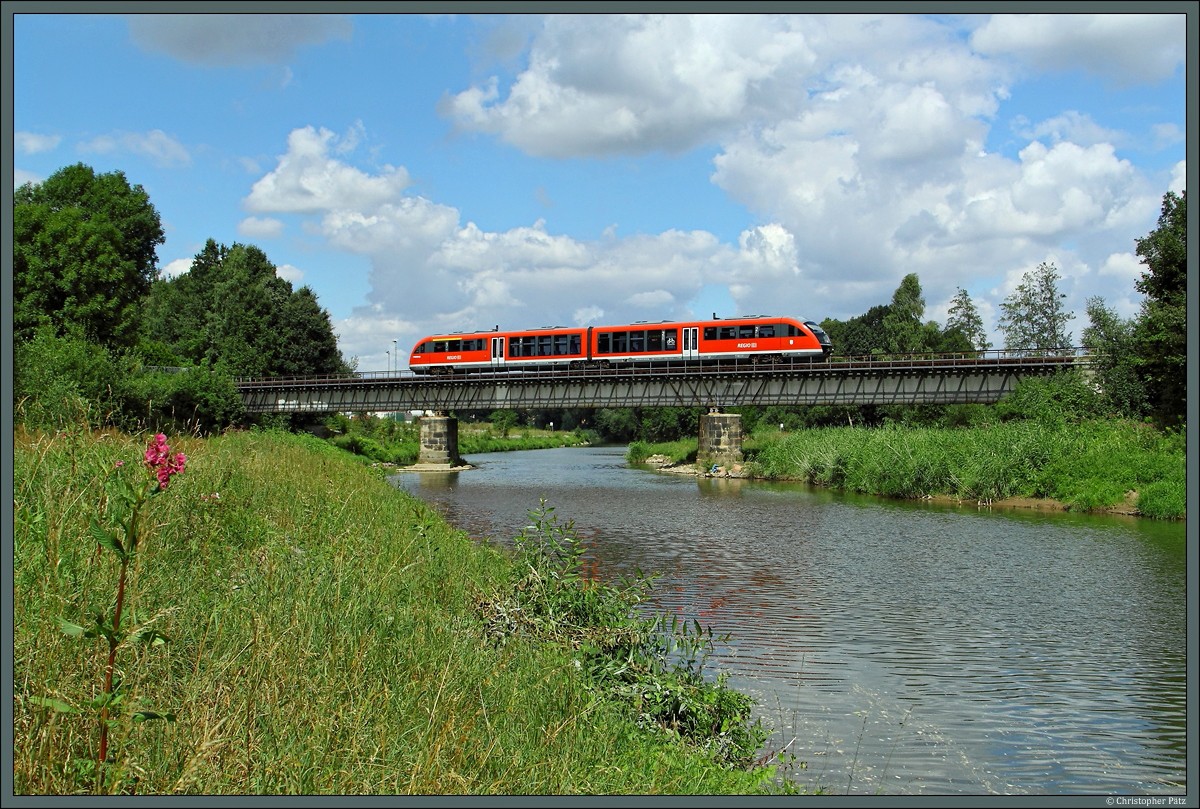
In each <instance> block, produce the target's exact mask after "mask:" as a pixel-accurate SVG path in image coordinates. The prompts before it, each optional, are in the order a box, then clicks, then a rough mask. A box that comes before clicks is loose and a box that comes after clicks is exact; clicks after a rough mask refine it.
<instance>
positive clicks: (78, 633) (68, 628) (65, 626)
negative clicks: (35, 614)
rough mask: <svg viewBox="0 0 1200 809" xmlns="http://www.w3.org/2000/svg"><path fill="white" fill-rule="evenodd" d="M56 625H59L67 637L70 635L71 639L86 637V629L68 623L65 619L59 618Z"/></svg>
mask: <svg viewBox="0 0 1200 809" xmlns="http://www.w3.org/2000/svg"><path fill="white" fill-rule="evenodd" d="M58 625H59V627H61V628H62V631H63V632H65V633H66V634H68V635H71V636H72V637H76V638H86V637H88V631H87V630H86V629H84V628H83V627H81V626H80V625H79V624H73V623H71V622H70V621H68V620H66V619H65V618H59V619H58Z"/></svg>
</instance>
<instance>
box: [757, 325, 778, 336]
mask: <svg viewBox="0 0 1200 809" xmlns="http://www.w3.org/2000/svg"><path fill="white" fill-rule="evenodd" d="M758 336H759V337H774V336H775V324H774V323H767V324H764V325H762V326H759V327H758Z"/></svg>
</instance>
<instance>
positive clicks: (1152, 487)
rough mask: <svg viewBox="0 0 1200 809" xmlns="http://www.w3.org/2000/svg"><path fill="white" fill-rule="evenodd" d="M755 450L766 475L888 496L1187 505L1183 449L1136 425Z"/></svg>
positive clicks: (819, 442) (1022, 424)
mask: <svg viewBox="0 0 1200 809" xmlns="http://www.w3.org/2000/svg"><path fill="white" fill-rule="evenodd" d="M1038 412H1041V408H1040V406H1039V409H1038ZM751 446H752V445H751V444H747V455H748V456H750V452H749V450H750V447H751ZM753 449H754V453H753V455H752V456H750V461H751V464H752V466H753V469H754V471H755V473H756V474H759V475H761V476H764V477H774V478H786V479H799V480H805V481H808V482H810V483H815V484H819V485H823V486H832V487H836V488H842V489H847V490H851V491H857V492H863V493H868V494H880V495H885V496H889V497H902V498H923V497H928V496H933V495H949V496H952V497H956V498H959V499H961V500H972V501H977V502H982V503H992V502H995V501H997V500H1003V499H1004V498H1007V497H1031V498H1050V499H1054V500H1058V501H1060V502H1062V503H1063V504H1064V505H1065V506H1067V507H1068V508H1071V509H1074V510H1079V511H1093V510H1105V509H1113V508H1125V507H1127V506H1128V505H1130V500H1131V498H1135V495H1134V493H1136V498H1135V502H1136V508H1137V509H1138V510H1139V511H1140V512H1141V513H1142V514H1144V515H1146V516H1152V517H1157V518H1164V519H1178V518H1181V517H1182V516H1184V514H1185V510H1186V499H1187V498H1186V494H1185V492H1186V490H1187V481H1186V463H1185V447H1184V445H1183V444H1182V443H1181V442H1180V441H1179V440H1178V439H1177V438H1176V437H1175V436H1173V435H1170V434H1167V435H1164V434H1162V433H1160V432H1158V431H1157V430H1155V429H1153V428H1151V427H1149V426H1147V425H1144V424H1138V423H1135V422H1122V421H1107V420H1105V421H1100V420H1086V419H1080V420H1075V421H1070V422H1068V421H1067V420H1064V419H1049V418H1030V419H1016V420H1010V421H1006V422H1004V423H1002V424H992V425H987V426H981V427H969V428H961V429H954V430H949V429H941V428H937V429H928V428H913V427H904V428H898V427H892V428H885V429H861V428H845V427H839V428H825V429H819V430H807V431H803V432H799V433H790V434H786V435H783V436H779V437H777V438H776V439H774V440H770V441H762V440H761V439H759V437H758V436H756V441H755V442H754V444H753Z"/></svg>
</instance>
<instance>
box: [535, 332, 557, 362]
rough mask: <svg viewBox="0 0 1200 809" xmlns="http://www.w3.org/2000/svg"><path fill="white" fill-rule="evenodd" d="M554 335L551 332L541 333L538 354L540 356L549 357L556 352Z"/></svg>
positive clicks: (538, 339)
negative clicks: (553, 342)
mask: <svg viewBox="0 0 1200 809" xmlns="http://www.w3.org/2000/svg"><path fill="white" fill-rule="evenodd" d="M553 339H554V338H553V337H551V336H550V335H549V334H540V335H538V338H537V355H538V356H539V357H548V356H550V355H551V354H553V353H554V348H553V344H552V341H553Z"/></svg>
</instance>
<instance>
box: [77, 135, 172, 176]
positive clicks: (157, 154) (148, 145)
mask: <svg viewBox="0 0 1200 809" xmlns="http://www.w3.org/2000/svg"><path fill="white" fill-rule="evenodd" d="M79 150H80V151H82V152H94V153H96V154H112V153H114V152H127V153H129V154H135V155H140V156H142V157H147V158H149V159H150V160H151V161H152V162H153V163H154V164H155V165H158V166H163V167H168V168H169V167H175V166H186V165H189V164H190V163H191V162H192V156H191V155H190V154H189V153H188V150H187V148H186V147H185V146H184V145H183V144H182V143H180V142H179V141H178V140H176V139H175V138H173V137H171V136H170V135H168V134H167V133H165V132H163V131H162V130H161V129H153V130H151V131H149V132H117V133H113V134H110V135H99V136H97V137H95V138H92V139H91V140H89V141H84V142H83V143H80V144H79Z"/></svg>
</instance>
